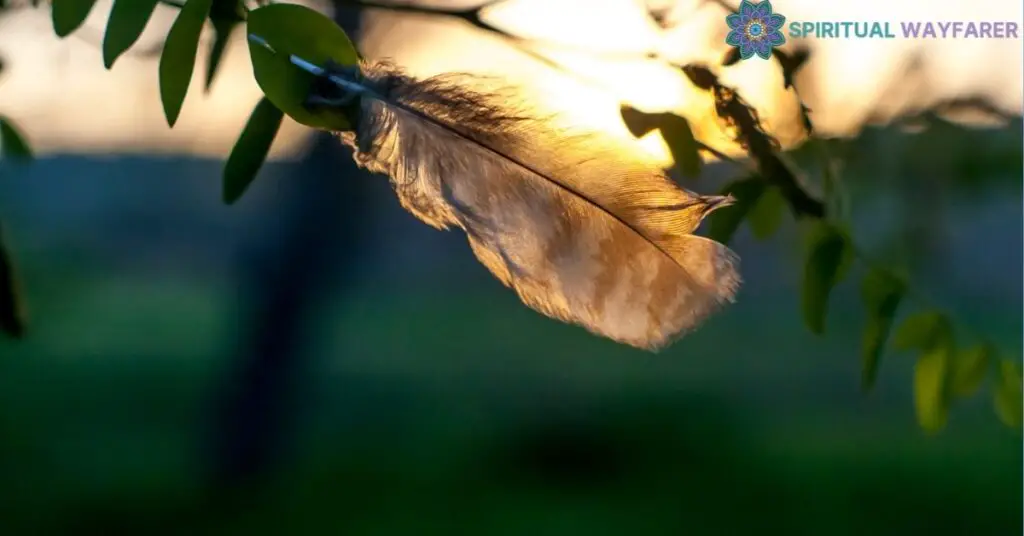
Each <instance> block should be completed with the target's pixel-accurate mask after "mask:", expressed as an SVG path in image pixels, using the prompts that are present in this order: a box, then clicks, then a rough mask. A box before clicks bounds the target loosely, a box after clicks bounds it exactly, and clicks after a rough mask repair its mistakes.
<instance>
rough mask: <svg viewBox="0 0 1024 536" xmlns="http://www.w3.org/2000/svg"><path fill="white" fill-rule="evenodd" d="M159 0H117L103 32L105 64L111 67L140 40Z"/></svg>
mask: <svg viewBox="0 0 1024 536" xmlns="http://www.w3.org/2000/svg"><path fill="white" fill-rule="evenodd" d="M157 3H159V0H115V1H114V5H113V6H112V7H111V8H110V19H109V20H108V21H107V30H106V32H104V34H103V65H104V66H105V67H106V68H107V69H109V68H111V67H112V66H113V65H114V62H115V61H117V58H118V57H120V56H121V54H124V52H125V51H126V50H128V49H129V48H131V46H132V45H134V44H135V42H136V41H138V39H139V36H140V35H142V31H143V30H145V29H146V23H148V22H149V19H150V18H151V17H152V16H153V11H154V10H155V9H156V5H157Z"/></svg>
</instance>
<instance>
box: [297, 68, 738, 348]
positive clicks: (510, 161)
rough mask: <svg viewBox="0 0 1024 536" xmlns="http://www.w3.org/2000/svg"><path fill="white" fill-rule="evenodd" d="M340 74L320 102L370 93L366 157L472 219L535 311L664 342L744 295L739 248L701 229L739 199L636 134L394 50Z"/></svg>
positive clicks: (476, 245)
mask: <svg viewBox="0 0 1024 536" xmlns="http://www.w3.org/2000/svg"><path fill="white" fill-rule="evenodd" d="M328 73H331V74H330V77H329V78H330V79H331V80H334V82H335V83H334V84H333V85H332V86H331V88H333V91H334V94H332V89H331V88H327V87H320V86H316V87H314V90H313V93H312V94H311V97H310V101H309V102H310V105H316V104H317V103H319V104H320V105H324V104H325V103H329V102H339V103H341V102H346V101H347V100H349V99H351V98H353V97H358V99H359V100H358V104H357V106H358V114H357V117H358V120H357V121H356V125H355V128H354V129H353V131H352V132H342V133H339V135H340V138H341V140H342V142H343V143H344V144H346V145H348V146H350V147H351V148H352V149H353V151H354V158H355V160H356V162H357V163H358V164H359V165H360V166H362V167H365V168H366V169H368V170H370V171H373V172H377V173H381V174H384V175H387V176H389V177H390V179H391V182H392V184H393V187H394V189H395V192H396V193H397V195H398V199H399V201H400V203H401V205H402V206H403V207H404V208H405V209H406V210H408V211H409V212H411V213H412V214H413V215H415V216H416V217H417V218H419V219H420V220H422V221H423V222H425V223H427V224H428V225H431V226H433V227H435V228H438V229H448V228H452V227H455V228H460V229H462V230H463V231H465V233H466V235H467V236H468V238H469V244H470V247H471V248H472V251H473V253H474V254H475V255H476V257H477V259H478V260H479V261H480V262H481V263H483V265H484V266H486V267H487V269H488V270H490V272H491V273H492V274H494V276H495V277H497V278H498V279H499V280H500V281H501V282H502V283H503V284H504V285H506V286H508V287H510V288H512V289H513V290H514V291H515V292H516V293H517V294H518V296H519V298H520V299H521V300H522V301H523V302H524V303H525V304H526V305H528V306H529V307H531V308H533V309H535V310H536V311H539V312H540V313H542V314H544V315H547V316H549V317H552V318H555V319H558V320H561V321H565V322H569V323H573V324H578V325H580V326H583V327H585V328H586V329H588V330H590V331H591V332H593V333H596V334H598V335H601V336H604V337H607V338H610V339H612V340H615V341H618V342H621V343H625V344H629V345H632V346H635V347H638V348H643V349H647V350H652V351H656V350H658V349H661V348H663V347H665V346H666V345H668V344H669V343H671V342H672V341H674V340H675V339H676V338H678V337H679V336H681V335H683V334H685V333H686V332H688V331H690V330H692V329H693V328H694V327H696V326H697V325H698V324H700V323H701V322H702V321H703V320H704V319H705V318H707V317H708V316H709V315H711V314H712V313H714V312H716V311H717V310H719V309H720V308H721V307H722V306H724V305H725V304H727V303H730V302H732V301H734V299H735V295H736V292H737V290H738V288H739V285H740V276H739V274H738V262H739V261H738V258H737V256H736V255H735V254H734V253H733V252H732V251H730V250H729V249H728V248H727V247H726V246H724V245H722V244H720V243H717V242H714V241H712V240H709V239H706V238H703V237H700V236H695V235H693V234H692V233H693V232H694V231H695V230H696V228H697V226H698V225H699V224H700V222H701V220H702V219H703V218H704V217H705V216H706V215H707V214H708V213H709V212H711V211H712V210H714V209H716V208H719V207H721V206H725V205H727V204H729V203H730V202H731V201H732V199H731V198H729V197H721V196H701V195H698V194H695V193H693V192H690V191H688V190H686V189H684V188H681V187H679V186H678V185H676V184H675V183H674V182H673V181H672V180H670V179H669V178H668V177H667V176H666V175H665V174H664V172H663V171H662V170H660V169H658V168H657V167H654V166H652V165H651V164H649V163H647V162H645V161H644V160H642V159H641V158H638V157H636V156H634V155H633V154H632V153H631V151H630V150H629V149H628V148H627V147H626V145H625V142H624V141H622V142H620V141H618V140H615V139H614V138H612V137H611V136H609V135H606V134H600V133H594V132H577V131H572V130H570V129H566V128H561V127H558V126H556V121H555V117H554V116H552V115H549V114H545V113H542V112H540V109H539V107H538V106H537V105H536V104H531V103H529V102H526V101H525V100H524V98H523V97H522V95H523V92H522V91H520V90H516V89H514V88H506V89H504V90H500V89H499V90H495V89H486V90H485V89H483V87H484V83H485V82H486V81H487V80H485V79H483V78H479V77H475V76H473V75H467V74H448V75H441V76H437V77H433V78H428V79H422V80H421V79H416V78H413V77H410V76H408V75H406V74H404V73H403V72H402V71H401V70H400V69H398V68H397V67H395V66H394V65H392V64H390V63H387V62H364V63H363V64H361V65H360V66H359V67H358V68H357V69H351V68H349V69H345V68H338V69H335V68H329V69H328ZM325 79H326V78H325ZM338 79H341V80H342V81H343V83H342V84H340V85H343V86H344V88H339V84H338ZM338 91H340V92H341V93H342V98H341V100H340V101H339V100H337V99H338V98H339V96H338V94H337V92H338Z"/></svg>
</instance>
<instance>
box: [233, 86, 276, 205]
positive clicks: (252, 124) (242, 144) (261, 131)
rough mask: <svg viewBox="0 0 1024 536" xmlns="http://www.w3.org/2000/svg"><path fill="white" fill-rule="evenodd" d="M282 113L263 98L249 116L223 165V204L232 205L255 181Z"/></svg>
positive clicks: (272, 140) (272, 141)
mask: <svg viewBox="0 0 1024 536" xmlns="http://www.w3.org/2000/svg"><path fill="white" fill-rule="evenodd" d="M283 118H284V113H283V112H281V110H279V109H277V107H276V106H274V105H273V104H272V103H271V102H270V101H269V100H268V99H267V98H266V97H264V98H262V99H260V102H259V104H257V105H256V108H254V109H253V111H252V115H251V116H249V122H248V123H246V125H245V130H243V131H242V135H241V136H240V137H239V138H238V141H237V142H236V143H235V147H234V148H233V149H232V150H231V155H230V156H228V161H227V163H226V164H225V165H224V190H223V196H224V202H225V203H227V204H231V203H234V202H235V201H237V200H238V199H239V198H240V197H242V194H243V193H245V190H246V189H247V188H248V187H249V184H251V183H252V181H253V179H254V178H256V173H257V172H258V171H259V170H260V167H261V166H262V165H263V162H264V161H265V160H266V159H267V153H268V152H270V146H271V145H272V144H273V143H274V137H275V136H277V131H278V130H279V129H280V128H281V120H282V119H283Z"/></svg>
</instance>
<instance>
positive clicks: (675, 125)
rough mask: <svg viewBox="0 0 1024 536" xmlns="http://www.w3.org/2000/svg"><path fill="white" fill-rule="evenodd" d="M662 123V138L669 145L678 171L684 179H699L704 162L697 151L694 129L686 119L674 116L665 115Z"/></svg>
mask: <svg viewBox="0 0 1024 536" xmlns="http://www.w3.org/2000/svg"><path fill="white" fill-rule="evenodd" d="M660 123H661V137H662V139H664V140H665V144H666V145H668V149H669V151H670V152H671V153H672V159H673V160H675V163H676V169H678V170H679V172H680V173H681V174H682V175H683V176H684V177H690V178H693V177H697V176H698V175H700V168H701V165H702V164H703V161H702V160H701V158H700V153H699V152H698V151H697V140H696V139H694V137H693V129H691V128H690V122H689V121H687V120H686V118H685V117H681V116H678V115H674V114H663V117H662V120H661V121H660Z"/></svg>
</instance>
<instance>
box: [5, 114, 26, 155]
mask: <svg viewBox="0 0 1024 536" xmlns="http://www.w3.org/2000/svg"><path fill="white" fill-rule="evenodd" d="M0 153H2V154H3V157H4V158H11V159H14V160H21V161H27V160H31V159H32V148H31V147H29V145H28V142H26V141H25V136H23V135H22V134H21V132H20V131H18V128H17V127H16V126H15V125H14V123H12V122H11V120H10V119H7V118H5V117H0Z"/></svg>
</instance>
